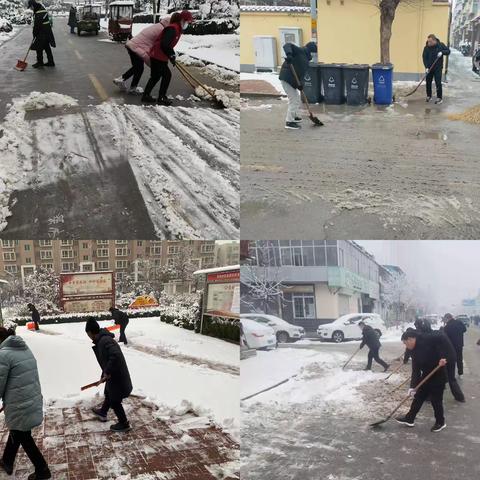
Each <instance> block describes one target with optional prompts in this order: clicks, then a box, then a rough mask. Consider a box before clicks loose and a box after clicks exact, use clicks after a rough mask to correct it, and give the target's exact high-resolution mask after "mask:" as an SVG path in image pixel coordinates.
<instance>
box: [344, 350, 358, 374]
mask: <svg viewBox="0 0 480 480" xmlns="http://www.w3.org/2000/svg"><path fill="white" fill-rule="evenodd" d="M359 351H360V347H358V348H357V349H356V350H355V351H354V352H353V355H352V356H351V357H350V358H349V359H348V360H347V363H346V364H345V365H344V366H343V367H342V370H345V367H346V366H347V365H348V364H349V363H350V362H351V361H352V360H353V357H354V356H355V355H356V354H357V353H358V352H359Z"/></svg>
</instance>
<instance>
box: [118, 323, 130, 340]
mask: <svg viewBox="0 0 480 480" xmlns="http://www.w3.org/2000/svg"><path fill="white" fill-rule="evenodd" d="M126 328H127V326H126V325H120V337H119V339H118V341H119V342H123V343H124V344H125V345H126V344H127V343H128V342H127V337H126V335H125V329H126Z"/></svg>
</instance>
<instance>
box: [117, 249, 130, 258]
mask: <svg viewBox="0 0 480 480" xmlns="http://www.w3.org/2000/svg"><path fill="white" fill-rule="evenodd" d="M115 255H116V256H117V257H126V256H127V255H128V248H116V249H115Z"/></svg>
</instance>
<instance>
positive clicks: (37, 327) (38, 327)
mask: <svg viewBox="0 0 480 480" xmlns="http://www.w3.org/2000/svg"><path fill="white" fill-rule="evenodd" d="M33 323H34V324H35V330H40V326H39V325H38V322H33Z"/></svg>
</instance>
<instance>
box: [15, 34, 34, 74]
mask: <svg viewBox="0 0 480 480" xmlns="http://www.w3.org/2000/svg"><path fill="white" fill-rule="evenodd" d="M34 42H35V39H33V42H32V43H31V44H30V46H29V47H28V50H27V54H26V55H25V58H24V59H23V60H17V64H16V65H15V70H18V71H19V72H23V71H24V70H25V69H26V68H27V66H28V63H27V57H28V54H29V53H30V50H31V49H32V45H33V43H34Z"/></svg>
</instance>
